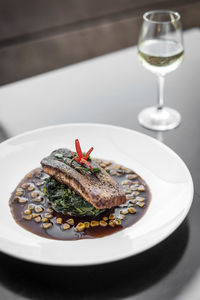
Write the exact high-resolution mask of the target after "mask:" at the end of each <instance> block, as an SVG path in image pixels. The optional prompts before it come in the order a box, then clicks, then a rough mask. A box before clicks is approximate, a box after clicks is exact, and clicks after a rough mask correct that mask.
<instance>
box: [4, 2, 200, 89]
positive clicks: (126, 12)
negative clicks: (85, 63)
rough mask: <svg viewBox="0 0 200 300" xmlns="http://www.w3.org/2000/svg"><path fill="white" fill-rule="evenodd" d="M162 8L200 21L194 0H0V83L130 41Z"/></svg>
mask: <svg viewBox="0 0 200 300" xmlns="http://www.w3.org/2000/svg"><path fill="white" fill-rule="evenodd" d="M162 8H164V9H174V10H177V11H179V12H180V13H181V15H182V22H183V28H184V29H186V28H190V27H194V26H199V25H200V1H197V0H196V1H195V0H151V1H148V0H139V1H138V0H32V1H31V0H17V1H16V0H0V85H3V84H6V83H10V82H14V81H17V80H20V79H23V78H27V77H30V76H33V75H36V74H40V73H43V72H47V71H49V70H53V69H56V68H60V67H63V66H67V65H69V64H73V63H75V62H79V61H82V60H85V59H88V58H92V57H95V56H98V55H102V54H105V53H109V52H112V51H115V50H119V49H122V48H125V47H129V46H132V45H134V44H136V43H137V38H138V32H139V28H140V25H141V20H142V18H141V16H142V14H143V13H144V12H145V11H147V10H150V9H162Z"/></svg>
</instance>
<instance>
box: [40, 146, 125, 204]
mask: <svg viewBox="0 0 200 300" xmlns="http://www.w3.org/2000/svg"><path fill="white" fill-rule="evenodd" d="M55 153H56V154H61V155H63V157H64V158H65V160H66V162H64V161H63V159H62V158H61V159H59V158H57V157H55V156H54V155H55ZM71 153H72V152H71V150H69V149H58V150H55V151H53V152H52V153H51V155H49V156H47V157H45V158H44V159H42V161H41V165H42V168H43V170H44V172H45V173H47V174H48V175H50V176H52V177H54V178H55V179H56V180H57V181H59V182H60V183H62V184H66V185H67V186H69V187H70V188H72V189H73V190H74V191H75V192H76V193H78V194H79V195H81V196H82V197H83V198H84V199H85V200H86V201H88V202H90V203H91V204H92V205H93V206H94V207H96V208H98V209H102V208H110V207H113V206H118V205H120V204H123V203H125V202H126V196H125V192H124V191H123V189H122V188H121V187H120V186H119V184H118V183H117V182H115V180H114V179H113V178H112V177H111V176H110V175H109V174H108V173H107V172H106V171H105V170H104V169H102V168H100V167H99V165H98V164H97V163H96V162H95V161H94V160H92V161H91V162H90V164H91V165H92V167H93V168H100V169H101V172H99V173H95V174H91V173H87V174H86V172H84V171H81V170H75V169H74V167H80V164H79V163H77V162H76V161H75V160H74V161H73V166H74V167H71V166H69V165H68V163H70V162H71V158H70V155H71Z"/></svg>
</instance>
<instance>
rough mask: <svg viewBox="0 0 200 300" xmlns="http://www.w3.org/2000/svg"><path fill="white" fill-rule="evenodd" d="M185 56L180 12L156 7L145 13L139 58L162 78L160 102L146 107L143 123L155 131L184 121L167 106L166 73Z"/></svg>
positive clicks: (141, 115) (159, 84) (159, 81)
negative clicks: (165, 102) (165, 99)
mask: <svg viewBox="0 0 200 300" xmlns="http://www.w3.org/2000/svg"><path fill="white" fill-rule="evenodd" d="M183 55H184V48H183V37H182V28H181V22H180V14H179V13H177V12H174V11H169V10H154V11H149V12H146V13H145V14H144V15H143V24H142V28H141V31H140V35H139V41H138V57H139V59H140V61H141V62H142V64H143V66H144V67H145V68H146V69H148V70H150V71H151V72H153V73H155V74H156V75H157V77H158V104H157V107H149V108H146V109H144V110H142V111H141V112H140V114H139V116H138V120H139V123H140V124H141V125H142V126H144V127H146V128H148V129H153V130H159V131H164V130H169V129H173V128H175V127H177V126H178V125H179V124H180V122H181V115H180V114H179V112H177V111H176V110H174V109H171V108H168V107H164V79H165V75H166V74H167V73H169V72H172V71H174V70H175V69H176V68H178V66H179V65H180V64H181V62H182V60H183Z"/></svg>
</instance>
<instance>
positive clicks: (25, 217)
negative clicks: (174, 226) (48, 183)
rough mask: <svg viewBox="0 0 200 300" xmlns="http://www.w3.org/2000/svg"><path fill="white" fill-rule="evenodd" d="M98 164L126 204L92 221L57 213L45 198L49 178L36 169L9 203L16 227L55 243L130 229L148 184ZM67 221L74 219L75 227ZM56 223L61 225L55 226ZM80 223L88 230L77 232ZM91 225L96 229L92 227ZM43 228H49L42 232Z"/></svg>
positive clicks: (142, 205)
mask: <svg viewBox="0 0 200 300" xmlns="http://www.w3.org/2000/svg"><path fill="white" fill-rule="evenodd" d="M100 162H101V166H102V167H103V168H105V169H109V171H110V175H111V176H112V177H113V178H114V179H115V180H116V181H117V182H118V183H119V184H120V185H121V186H122V187H123V189H124V190H125V192H126V197H127V202H126V203H125V204H123V205H121V206H119V207H115V208H112V209H109V210H106V211H105V212H103V213H102V214H100V215H99V216H98V217H96V218H95V219H94V218H90V217H74V216H70V215H68V214H63V213H61V212H57V211H55V209H54V208H53V207H52V206H51V204H50V203H49V201H48V199H47V198H46V197H45V196H44V179H45V178H47V177H48V175H46V174H45V173H44V172H43V170H42V169H41V168H37V169H34V170H33V171H31V172H30V173H29V174H27V175H26V176H25V177H24V178H23V179H22V181H21V182H20V183H19V184H18V186H17V187H16V189H15V190H14V191H13V193H12V195H11V198H10V200H9V205H10V209H11V212H12V215H13V217H14V219H15V221H16V222H17V224H19V225H20V226H22V227H23V228H25V229H26V230H28V231H31V232H32V233H35V234H37V235H39V236H42V237H45V238H50V239H57V240H78V239H86V238H87V239H88V238H97V237H103V236H106V235H110V234H112V233H115V232H117V231H119V230H122V229H124V228H127V227H129V226H131V225H133V224H134V223H135V222H137V221H138V220H139V219H140V218H141V217H142V216H143V215H144V213H145V211H146V209H147V207H148V205H149V202H150V191H149V188H148V186H147V184H146V183H145V182H144V180H143V179H142V178H141V177H140V176H138V175H137V174H136V173H134V172H133V171H132V170H129V169H127V168H125V167H123V166H120V165H116V164H115V163H110V162H109V163H107V165H106V162H104V161H100ZM59 218H61V219H59ZM70 219H73V222H74V224H72V222H70V221H72V220H70ZM59 221H60V223H61V224H58V223H57V222H59ZM94 221H96V223H95V222H94ZM100 221H101V222H100ZM102 221H104V222H102ZM80 222H81V223H83V224H85V225H87V226H88V223H89V228H85V229H84V230H83V231H81V232H79V231H78V230H77V227H76V226H77V224H79V223H80ZM85 222H87V223H85ZM63 224H65V225H63ZM94 224H95V225H97V226H95V227H92V225H94ZM45 226H46V227H49V228H44V227H45ZM104 226H105V227H104ZM64 227H65V228H67V229H64Z"/></svg>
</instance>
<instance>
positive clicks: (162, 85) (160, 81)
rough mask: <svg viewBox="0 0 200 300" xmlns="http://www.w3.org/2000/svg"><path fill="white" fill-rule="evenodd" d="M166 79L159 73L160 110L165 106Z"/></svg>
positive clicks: (158, 107)
mask: <svg viewBox="0 0 200 300" xmlns="http://www.w3.org/2000/svg"><path fill="white" fill-rule="evenodd" d="M164 81H165V78H164V76H161V75H158V105H157V109H158V110H160V109H162V108H163V106H164Z"/></svg>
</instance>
